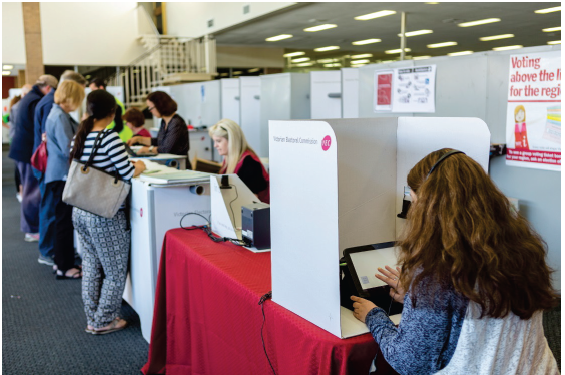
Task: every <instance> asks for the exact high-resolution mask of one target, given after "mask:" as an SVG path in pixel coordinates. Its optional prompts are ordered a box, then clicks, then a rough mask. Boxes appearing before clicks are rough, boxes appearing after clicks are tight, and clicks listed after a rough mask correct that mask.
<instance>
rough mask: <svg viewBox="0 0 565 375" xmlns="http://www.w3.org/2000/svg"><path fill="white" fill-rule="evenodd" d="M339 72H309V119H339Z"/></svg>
mask: <svg viewBox="0 0 565 375" xmlns="http://www.w3.org/2000/svg"><path fill="white" fill-rule="evenodd" d="M341 101H342V90H341V71H340V70H327V71H318V72H310V118H313V119H319V118H341V117H342V114H341V112H342V110H341Z"/></svg>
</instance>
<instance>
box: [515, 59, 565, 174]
mask: <svg viewBox="0 0 565 375" xmlns="http://www.w3.org/2000/svg"><path fill="white" fill-rule="evenodd" d="M506 147H507V150H508V152H507V155H506V164H507V165H512V166H517V167H527V168H538V169H548V170H554V171H561V54H560V51H551V52H539V53H529V54H523V55H512V56H510V75H509V83H508V107H507V113H506Z"/></svg>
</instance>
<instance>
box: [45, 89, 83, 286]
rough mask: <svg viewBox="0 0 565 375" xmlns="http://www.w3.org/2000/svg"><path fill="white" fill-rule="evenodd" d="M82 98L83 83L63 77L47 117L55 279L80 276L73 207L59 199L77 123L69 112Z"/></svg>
mask: <svg viewBox="0 0 565 375" xmlns="http://www.w3.org/2000/svg"><path fill="white" fill-rule="evenodd" d="M83 99H84V85H81V84H80V83H77V82H75V81H70V80H68V81H64V82H63V83H61V84H59V87H58V88H57V91H56V92H55V97H54V100H55V103H53V109H51V111H50V112H49V116H48V117H47V124H46V126H45V133H46V137H47V153H48V154H49V157H48V159H47V168H46V170H45V176H44V180H45V181H44V183H45V191H44V195H45V197H47V198H48V199H46V201H48V202H51V204H52V205H53V208H51V210H50V211H52V212H54V214H55V222H54V223H53V224H54V225H52V230H53V232H54V233H52V235H53V237H54V241H53V249H54V255H55V257H54V258H55V265H56V266H57V275H56V278H57V279H58V280H61V279H78V278H80V277H82V272H81V270H80V268H78V267H75V251H74V241H73V222H72V212H73V207H72V206H69V205H68V204H66V203H65V202H63V189H64V188H65V181H66V180H67V174H68V173H69V166H70V165H69V150H70V144H71V140H72V138H73V136H74V135H75V133H76V131H77V128H78V124H77V122H76V121H75V120H74V119H73V118H72V117H71V116H70V114H69V113H71V112H73V111H74V110H76V109H77V108H78V107H79V106H80V105H81V103H82V101H83Z"/></svg>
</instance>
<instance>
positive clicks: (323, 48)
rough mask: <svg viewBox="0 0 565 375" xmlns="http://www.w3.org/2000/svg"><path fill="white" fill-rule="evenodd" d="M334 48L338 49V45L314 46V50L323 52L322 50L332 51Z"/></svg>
mask: <svg viewBox="0 0 565 375" xmlns="http://www.w3.org/2000/svg"><path fill="white" fill-rule="evenodd" d="M334 49H339V46H327V47H320V48H314V51H316V52H324V51H333V50H334Z"/></svg>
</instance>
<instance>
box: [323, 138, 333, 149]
mask: <svg viewBox="0 0 565 375" xmlns="http://www.w3.org/2000/svg"><path fill="white" fill-rule="evenodd" d="M331 145H332V137H330V136H329V135H326V136H325V137H324V139H322V150H324V151H328V150H329V149H330V146H331Z"/></svg>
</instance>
